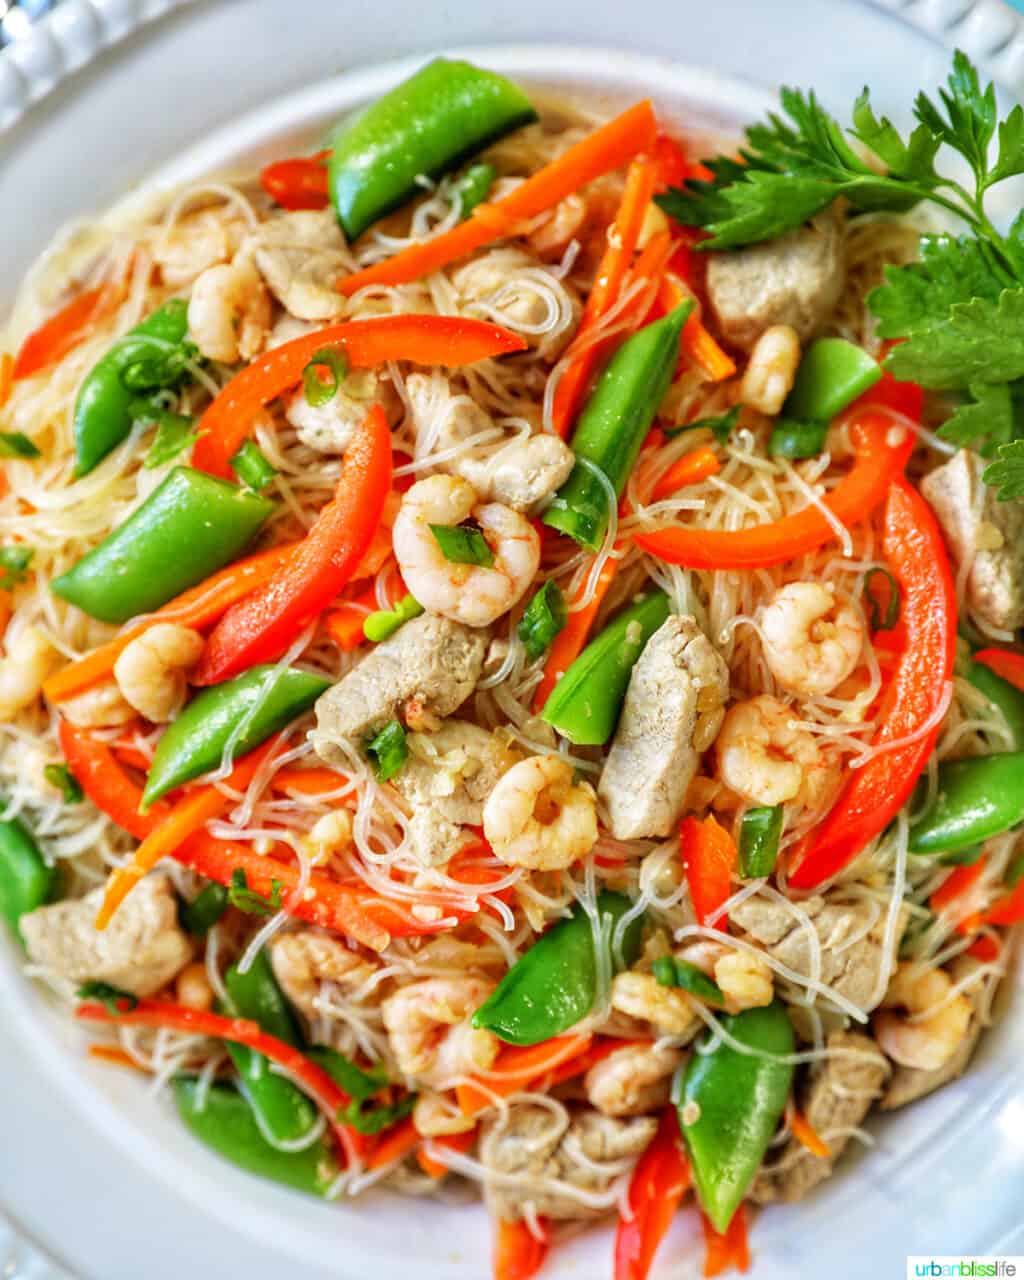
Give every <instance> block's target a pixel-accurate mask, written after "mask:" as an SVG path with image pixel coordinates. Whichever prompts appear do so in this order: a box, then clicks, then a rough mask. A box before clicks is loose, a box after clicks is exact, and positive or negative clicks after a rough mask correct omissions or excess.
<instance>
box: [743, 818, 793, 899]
mask: <svg viewBox="0 0 1024 1280" xmlns="http://www.w3.org/2000/svg"><path fill="white" fill-rule="evenodd" d="M785 820H786V814H785V810H784V808H783V806H782V805H781V804H775V805H758V806H757V807H756V808H753V809H748V810H747V811H746V813H745V814H744V815H743V820H742V822H741V823H740V840H739V861H740V875H741V876H742V877H743V879H744V880H759V879H761V878H762V877H764V876H770V875H771V873H772V872H773V871H774V870H775V862H776V860H777V858H778V856H779V841H780V840H781V838H782V828H783V824H784V823H785Z"/></svg>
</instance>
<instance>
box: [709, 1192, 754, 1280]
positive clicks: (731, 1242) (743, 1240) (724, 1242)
mask: <svg viewBox="0 0 1024 1280" xmlns="http://www.w3.org/2000/svg"><path fill="white" fill-rule="evenodd" d="M700 1216H701V1222H702V1223H703V1225H704V1251H705V1252H704V1275H705V1276H706V1277H708V1278H709V1280H710V1277H711V1276H720V1275H721V1274H722V1272H723V1271H728V1270H730V1268H732V1269H734V1270H736V1271H749V1270H750V1245H749V1244H748V1242H747V1215H746V1209H745V1207H744V1206H743V1205H742V1204H741V1205H740V1207H739V1208H738V1209H737V1210H736V1212H735V1213H734V1214H733V1215H732V1221H731V1222H730V1223H729V1225H728V1226H727V1227H726V1229H725V1233H724V1235H719V1233H718V1232H717V1231H716V1230H715V1228H714V1227H713V1226H712V1225H711V1223H710V1222H709V1221H708V1218H707V1216H706V1215H705V1214H703V1213H702V1214H701V1215H700Z"/></svg>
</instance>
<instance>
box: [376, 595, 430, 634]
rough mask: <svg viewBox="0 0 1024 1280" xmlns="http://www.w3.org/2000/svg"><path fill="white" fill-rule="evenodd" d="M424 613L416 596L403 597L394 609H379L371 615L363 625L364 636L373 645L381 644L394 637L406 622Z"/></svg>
mask: <svg viewBox="0 0 1024 1280" xmlns="http://www.w3.org/2000/svg"><path fill="white" fill-rule="evenodd" d="M422 612H423V606H422V605H421V604H420V602H419V601H418V600H417V599H416V598H415V597H414V596H410V595H406V596H403V597H402V598H401V600H399V602H398V604H396V605H395V607H394V608H393V609H378V610H377V612H376V613H371V614H370V616H369V617H368V618H367V619H366V621H365V622H364V623H363V635H364V636H365V637H366V638H367V640H369V641H370V642H371V643H372V644H380V642H381V641H382V640H386V639H387V638H388V636H393V635H394V634H395V632H396V631H397V630H398V628H399V627H400V626H401V625H402V624H403V623H404V622H408V621H409V620H410V619H411V618H418V617H419V616H420V614H421V613H422Z"/></svg>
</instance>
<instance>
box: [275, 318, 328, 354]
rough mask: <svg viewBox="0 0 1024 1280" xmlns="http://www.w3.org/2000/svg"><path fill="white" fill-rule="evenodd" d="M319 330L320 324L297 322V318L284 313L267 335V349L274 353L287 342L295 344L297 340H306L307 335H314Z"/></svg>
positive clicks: (304, 321)
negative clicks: (274, 350)
mask: <svg viewBox="0 0 1024 1280" xmlns="http://www.w3.org/2000/svg"><path fill="white" fill-rule="evenodd" d="M319 328H320V326H319V325H318V324H314V323H313V322H312V321H310V320H297V319H296V318H295V316H290V315H289V314H288V312H287V311H282V312H281V314H280V315H279V316H278V317H277V319H276V320H275V321H274V323H273V325H272V326H271V330H270V333H269V334H268V335H267V346H266V349H267V350H268V351H272V350H273V349H274V347H280V346H283V345H284V343H286V342H294V341H295V339H296V338H304V337H305V336H306V334H307V333H312V332H313V331H314V330H315V329H319Z"/></svg>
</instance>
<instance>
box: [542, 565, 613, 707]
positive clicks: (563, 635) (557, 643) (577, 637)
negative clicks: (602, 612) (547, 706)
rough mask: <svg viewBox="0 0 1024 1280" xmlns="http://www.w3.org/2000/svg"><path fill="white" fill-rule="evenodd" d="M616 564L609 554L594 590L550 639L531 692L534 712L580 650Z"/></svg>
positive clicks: (578, 654) (606, 590)
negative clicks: (542, 667)
mask: <svg viewBox="0 0 1024 1280" xmlns="http://www.w3.org/2000/svg"><path fill="white" fill-rule="evenodd" d="M618 567H619V562H618V560H616V559H614V558H613V557H609V558H608V559H607V560H606V561H605V562H604V564H603V565H602V566H601V572H600V574H599V575H598V578H597V589H596V590H595V591H594V598H593V600H591V601H590V603H589V604H587V605H584V607H583V608H582V609H577V610H576V611H575V612H573V613H570V614H569V621H568V622H567V623H566V624H565V626H564V627H563V628H562V630H561V631H559V633H558V635H557V636H555V638H554V640H552V642H551V648H550V649H549V650H548V656H547V660H546V662H545V663H544V678H543V679H542V680H541V682H540V684H539V685H538V686H537V691H536V692H535V693H534V695H533V709H534V711H536V712H538V713H539V712H540V711H541V710H542V709H543V707H544V703H545V702H547V700H548V697H549V696H550V694H551V690H552V689H553V688H554V687H555V685H556V684H557V683H558V681H559V679H560V678H561V677H562V676H563V675H565V673H566V671H567V670H568V669H569V667H570V666H571V665H572V664H573V663H574V662H575V661H576V659H577V658H578V657H579V656H580V654H581V653H582V652H583V646H584V644H586V641H587V636H588V635H589V634H590V628H591V627H592V626H593V625H594V618H595V617H596V616H597V611H598V609H600V607H601V601H602V600H603V599H604V598H605V596H606V595H607V593H608V588H609V587H610V586H611V585H612V579H613V578H614V577H615V571H616V570H617V569H618Z"/></svg>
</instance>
